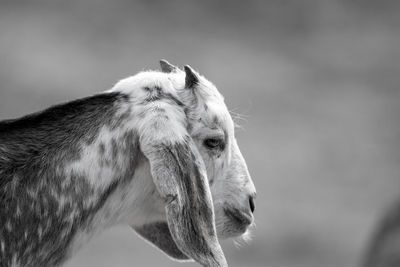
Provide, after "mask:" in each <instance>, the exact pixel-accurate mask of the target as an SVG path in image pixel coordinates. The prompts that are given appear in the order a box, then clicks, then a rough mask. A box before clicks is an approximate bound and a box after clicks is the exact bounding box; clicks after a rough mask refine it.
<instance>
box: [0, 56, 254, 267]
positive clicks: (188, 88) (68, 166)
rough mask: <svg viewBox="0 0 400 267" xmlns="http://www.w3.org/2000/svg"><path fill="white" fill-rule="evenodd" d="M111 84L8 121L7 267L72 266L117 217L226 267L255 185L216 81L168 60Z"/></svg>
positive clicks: (4, 187)
mask: <svg viewBox="0 0 400 267" xmlns="http://www.w3.org/2000/svg"><path fill="white" fill-rule="evenodd" d="M160 64H161V70H162V71H161V72H160V71H145V72H141V73H139V74H137V75H135V76H132V77H129V78H126V79H123V80H121V81H120V82H118V83H117V84H116V85H115V86H114V87H113V88H112V89H110V90H108V91H105V92H103V93H99V94H96V95H93V96H90V97H86V98H82V99H78V100H75V101H71V102H68V103H65V104H61V105H57V106H53V107H50V108H48V109H46V110H44V111H41V112H38V113H34V114H31V115H27V116H25V117H22V118H19V119H15V120H6V121H2V122H0V201H1V210H0V266H15V267H17V266H43V267H46V266H61V265H62V264H63V263H64V262H65V261H66V260H67V259H68V258H70V257H71V256H72V255H73V254H74V253H75V252H76V251H77V250H78V249H79V248H80V247H81V246H82V245H83V244H84V243H85V242H86V241H87V240H88V239H90V238H91V237H93V236H94V235H96V234H98V233H100V232H101V231H102V230H104V229H106V228H108V227H110V226H112V225H115V224H128V225H130V226H131V227H132V228H133V229H134V230H135V231H136V233H137V234H138V235H139V236H141V237H142V238H144V239H145V240H147V241H148V242H150V243H151V244H153V245H154V246H156V247H157V248H159V249H160V250H161V251H163V252H164V253H166V254H167V255H168V256H169V257H171V258H173V259H176V260H195V261H197V262H198V263H200V264H201V265H203V266H227V262H226V259H225V256H224V253H223V251H222V249H221V246H220V244H219V241H218V238H229V237H236V236H242V235H243V234H244V233H246V232H248V228H249V226H251V224H252V222H253V220H254V219H253V215H252V213H253V211H254V200H253V199H254V197H255V187H254V184H253V182H252V180H251V178H250V175H249V172H248V170H247V166H246V163H245V161H244V159H243V157H242V155H241V153H240V150H239V148H238V145H237V142H236V139H235V137H234V123H233V120H232V118H231V116H230V114H229V112H228V109H227V108H226V106H225V104H224V100H223V97H222V95H221V94H220V93H219V92H218V90H217V89H216V87H215V86H214V85H213V84H212V83H211V82H209V81H208V80H207V79H206V78H204V77H203V76H202V75H200V74H199V73H197V72H196V71H194V70H193V69H192V68H191V67H190V66H185V67H184V70H181V69H179V68H178V67H176V66H173V65H171V64H170V63H169V62H167V61H165V60H162V61H160Z"/></svg>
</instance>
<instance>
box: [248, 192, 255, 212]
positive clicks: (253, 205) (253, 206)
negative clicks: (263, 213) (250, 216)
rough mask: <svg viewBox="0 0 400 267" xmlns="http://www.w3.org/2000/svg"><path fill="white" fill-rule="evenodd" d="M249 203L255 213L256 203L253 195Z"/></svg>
mask: <svg viewBox="0 0 400 267" xmlns="http://www.w3.org/2000/svg"><path fill="white" fill-rule="evenodd" d="M249 204H250V210H251V212H252V213H253V212H254V210H255V209H256V205H255V204H254V198H253V197H252V196H250V197H249Z"/></svg>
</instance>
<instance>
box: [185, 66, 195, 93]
mask: <svg viewBox="0 0 400 267" xmlns="http://www.w3.org/2000/svg"><path fill="white" fill-rule="evenodd" d="M184 68H185V73H186V77H185V88H195V86H196V85H197V84H198V83H199V77H198V74H197V73H196V72H195V71H194V70H193V69H192V68H191V67H190V66H189V65H186V66H185V67H184Z"/></svg>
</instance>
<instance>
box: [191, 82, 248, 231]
mask: <svg viewBox="0 0 400 267" xmlns="http://www.w3.org/2000/svg"><path fill="white" fill-rule="evenodd" d="M202 79H204V78H203V77H199V80H200V81H201V80H202ZM197 87H198V88H196V90H198V91H200V93H201V91H208V92H210V91H211V92H214V93H212V94H209V95H208V97H206V98H203V99H202V100H197V101H196V102H197V105H198V107H197V108H196V110H195V115H194V116H193V117H194V118H192V122H191V126H192V130H191V136H192V138H193V140H194V141H195V143H196V146H197V149H198V150H199V152H200V154H201V156H202V159H203V161H204V163H205V166H206V169H207V176H208V180H209V184H210V189H211V194H212V198H213V204H214V212H215V222H216V228H217V233H218V237H219V238H229V237H235V236H239V235H241V234H243V233H245V232H246V230H247V229H248V227H249V225H251V224H252V222H253V214H252V213H253V211H254V200H253V198H254V197H255V188H254V184H253V182H252V180H251V177H250V174H249V172H248V170H247V166H246V162H245V160H244V159H243V156H242V154H241V152H240V150H239V147H238V145H237V141H236V138H235V134H234V122H233V120H232V117H231V116H230V114H229V112H228V109H227V108H226V105H225V103H224V100H223V98H222V96H221V95H220V94H219V93H218V92H217V90H216V88H215V87H214V86H213V85H212V84H211V83H209V82H206V81H205V80H203V82H199V83H198V84H197ZM201 87H203V88H201ZM199 98H201V96H199ZM199 102H202V103H201V105H199Z"/></svg>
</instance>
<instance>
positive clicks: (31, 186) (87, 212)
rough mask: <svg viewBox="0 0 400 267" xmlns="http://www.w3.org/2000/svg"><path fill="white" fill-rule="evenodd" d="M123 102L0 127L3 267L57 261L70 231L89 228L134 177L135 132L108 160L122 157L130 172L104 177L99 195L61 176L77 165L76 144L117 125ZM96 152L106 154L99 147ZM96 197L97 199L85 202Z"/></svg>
mask: <svg viewBox="0 0 400 267" xmlns="http://www.w3.org/2000/svg"><path fill="white" fill-rule="evenodd" d="M125 100H126V96H124V95H121V94H119V93H111V94H101V95H96V96H93V97H88V98H84V99H80V100H76V101H73V102H70V103H66V104H63V105H58V106H55V107H52V108H49V109H47V110H45V111H43V112H40V113H35V114H32V115H29V116H26V117H23V118H21V119H17V120H9V121H3V122H0V148H1V149H0V206H1V209H0V242H4V244H5V246H4V247H5V249H4V252H3V251H1V250H0V262H1V266H10V265H11V262H12V258H13V257H14V256H15V257H16V259H17V261H18V262H19V263H20V264H21V266H56V265H58V264H60V263H62V262H63V261H64V260H65V258H66V256H67V253H68V248H69V246H70V244H71V242H72V240H73V238H74V236H75V234H76V233H77V232H78V231H81V230H83V229H85V228H87V227H90V223H91V219H92V218H93V216H94V215H95V214H96V212H97V211H98V210H99V209H100V208H102V207H103V206H104V203H105V202H106V200H107V199H108V198H109V196H110V195H111V194H112V193H113V192H115V190H116V189H117V188H118V187H119V186H123V184H124V183H126V181H128V180H129V179H131V178H132V177H133V174H134V170H135V166H136V164H138V158H140V155H139V154H138V153H140V150H139V147H138V141H137V136H136V135H135V134H134V133H133V132H127V133H125V135H124V136H123V137H122V138H121V140H118V151H116V152H115V151H112V153H113V155H112V157H116V155H115V154H116V153H124V155H126V157H125V158H126V160H127V161H128V162H127V166H128V168H127V169H126V170H121V172H118V173H117V174H116V175H117V176H118V177H110V179H112V180H113V181H114V182H113V183H111V184H110V186H108V187H107V188H105V189H104V190H103V191H99V192H96V191H94V189H93V188H92V187H91V185H90V184H89V183H88V182H87V180H86V179H85V177H83V176H82V174H79V173H74V172H73V173H72V174H71V175H70V176H69V177H66V176H65V173H64V172H63V167H64V165H65V164H67V163H70V162H72V161H75V160H79V158H80V144H85V143H86V144H91V143H92V142H93V141H94V139H95V138H96V136H97V135H98V132H99V130H100V128H101V127H102V126H104V125H108V126H111V125H112V124H113V122H115V121H116V118H115V114H116V111H117V108H118V104H120V103H121V102H124V101H125ZM117 121H118V119H117ZM98 151H99V155H104V156H105V153H106V150H105V146H104V144H100V146H99V150H98ZM67 181H69V182H67ZM94 195H95V196H96V197H95V199H97V201H96V202H94V203H92V204H90V203H89V204H88V203H87V202H85V199H86V198H87V197H89V196H94ZM61 200H62V201H61Z"/></svg>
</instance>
